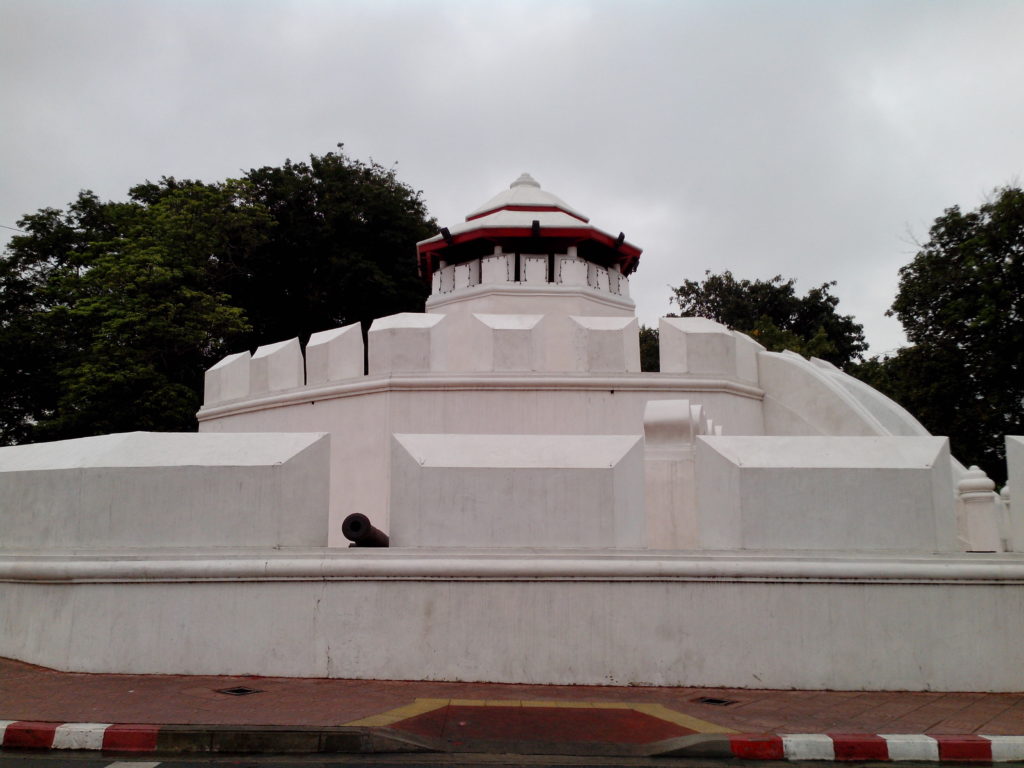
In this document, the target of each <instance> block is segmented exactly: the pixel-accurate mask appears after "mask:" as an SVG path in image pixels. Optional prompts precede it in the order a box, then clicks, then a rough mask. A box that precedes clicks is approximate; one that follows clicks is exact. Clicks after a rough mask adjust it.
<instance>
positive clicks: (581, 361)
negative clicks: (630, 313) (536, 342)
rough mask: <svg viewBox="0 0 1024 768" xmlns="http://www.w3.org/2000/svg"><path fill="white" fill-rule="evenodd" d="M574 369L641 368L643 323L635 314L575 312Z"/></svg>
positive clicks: (596, 371) (623, 370)
mask: <svg viewBox="0 0 1024 768" xmlns="http://www.w3.org/2000/svg"><path fill="white" fill-rule="evenodd" d="M569 319H570V320H571V322H572V323H573V338H572V345H573V350H574V355H573V360H572V361H571V365H572V370H577V371H588V372H591V373H614V372H629V371H635V372H638V371H639V370H640V326H639V324H638V322H637V319H636V318H635V317H614V316H601V315H592V316H591V315H588V316H580V315H572V316H570V318H569Z"/></svg>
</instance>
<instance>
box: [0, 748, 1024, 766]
mask: <svg viewBox="0 0 1024 768" xmlns="http://www.w3.org/2000/svg"><path fill="white" fill-rule="evenodd" d="M798 765H799V768H825V767H826V766H828V767H829V768H835V766H836V763H834V762H818V761H805V762H800V763H799V764H798ZM936 765H937V764H936V763H911V762H906V763H901V764H900V766H901V768H925V767H926V766H927V767H928V768H935V766H936ZM964 765H969V764H964ZM985 765H990V764H985ZM1002 765H1006V766H1008V767H1009V766H1019V765H1021V764H1020V763H1003V764H1002ZM469 766H480V768H548V767H550V768H578V767H579V766H592V767H593V768H647V767H653V766H658V767H659V768H737V766H748V767H749V768H794V763H788V762H775V761H741V760H703V759H701V760H695V759H673V758H631V759H622V758H600V757H569V756H558V755H469V754H459V755H430V756H424V755H408V756H397V757H396V756H394V755H378V756H376V757H367V756H360V755H347V756H346V755H338V756H331V757H328V758H325V757H324V756H323V755H310V756H304V755H296V756H281V755H267V756H258V757H254V756H245V757H230V756H224V757H211V756H209V755H205V756H196V757H188V756H171V757H168V758H166V759H159V758H155V757H150V756H147V757H144V758H142V757H140V758H135V757H117V758H115V757H97V756H96V755H95V754H89V753H81V752H79V753H76V752H63V753H59V754H54V753H53V752H47V753H31V752H2V753H0V768H468V767H469ZM844 766H847V767H848V768H858V767H859V766H861V767H863V768H892V763H867V762H865V763H853V762H851V763H844Z"/></svg>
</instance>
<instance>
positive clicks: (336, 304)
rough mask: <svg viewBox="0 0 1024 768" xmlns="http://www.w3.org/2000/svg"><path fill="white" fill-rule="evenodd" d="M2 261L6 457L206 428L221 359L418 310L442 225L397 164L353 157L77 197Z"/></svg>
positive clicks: (1, 403) (27, 222)
mask: <svg viewBox="0 0 1024 768" xmlns="http://www.w3.org/2000/svg"><path fill="white" fill-rule="evenodd" d="M19 227H20V229H22V230H23V231H24V234H21V235H18V236H16V237H14V238H12V239H11V242H10V243H9V244H8V246H7V247H6V249H5V252H4V255H3V257H2V258H0V444H5V443H14V442H25V441H31V440H42V439H61V438H67V437H78V436H82V435H88V434H99V433H103V432H112V431H123V430H131V429H152V430H182V429H193V428H194V427H195V417H194V414H195V411H196V410H197V409H198V408H199V405H200V402H201V393H202V381H203V372H204V371H205V369H206V368H208V367H209V366H210V365H212V364H213V363H214V362H216V361H217V360H218V359H220V358H221V357H222V356H223V355H224V354H226V353H228V352H231V351H238V350H240V349H245V348H249V349H254V348H255V347H257V346H258V345H260V344H264V343H268V342H272V341H279V340H283V339H287V338H291V337H295V336H298V337H300V339H301V340H302V342H303V343H305V341H306V340H307V339H308V337H309V335H310V333H313V332H315V331H318V330H323V329H326V328H331V327H335V326H338V325H343V324H346V323H351V322H361V323H362V324H363V326H364V328H365V327H366V326H368V325H369V323H370V322H371V321H372V320H373V318H375V317H380V316H382V315H388V314H392V313H395V312H402V311H418V310H422V308H423V301H424V298H425V296H426V294H427V289H426V286H425V284H424V283H423V282H422V281H421V280H420V279H419V277H418V276H417V273H416V260H415V243H416V241H417V240H420V239H423V238H425V237H427V236H429V235H430V234H432V233H433V232H434V231H435V229H436V227H435V225H434V222H433V220H432V219H429V218H428V217H427V214H426V208H425V206H424V204H423V201H422V199H421V197H420V193H419V192H415V191H413V190H412V189H411V188H409V187H408V186H406V185H405V184H403V183H401V182H400V181H399V180H398V179H397V177H396V174H395V172H394V170H393V169H385V168H383V167H381V166H380V165H378V164H376V163H372V162H371V163H363V162H359V161H355V160H351V159H349V158H347V157H345V155H344V154H342V153H341V152H329V153H327V154H326V155H323V156H319V157H318V156H315V155H314V156H311V157H310V160H309V162H308V163H304V162H303V163H292V162H291V161H286V162H285V163H284V165H283V166H281V167H277V168H273V167H264V168H259V169H253V170H251V171H249V172H248V173H246V174H245V175H244V176H243V177H242V178H241V179H239V180H228V181H225V182H219V183H213V184H205V183H202V182H199V181H192V180H178V179H175V178H162V179H160V180H159V181H157V182H150V181H147V182H145V183H143V184H139V185H137V186H135V187H133V188H132V189H131V190H130V191H129V193H128V199H127V200H125V201H122V202H105V201H101V200H100V199H99V198H97V197H96V196H95V195H94V194H92V193H91V192H82V193H81V194H79V196H78V198H77V199H76V200H75V201H74V202H73V203H71V204H70V205H69V206H67V208H66V209H55V208H47V209H43V210H40V211H37V212H36V213H34V214H29V215H26V216H24V217H23V218H22V219H21V220H20V221H19Z"/></svg>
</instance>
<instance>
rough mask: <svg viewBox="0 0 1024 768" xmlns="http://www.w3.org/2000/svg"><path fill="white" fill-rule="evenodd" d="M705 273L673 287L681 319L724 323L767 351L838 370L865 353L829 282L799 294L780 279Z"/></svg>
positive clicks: (859, 333)
mask: <svg viewBox="0 0 1024 768" xmlns="http://www.w3.org/2000/svg"><path fill="white" fill-rule="evenodd" d="M704 275H705V276H704V279H703V280H702V281H700V282H697V281H695V280H686V281H685V282H684V283H683V284H682V285H681V286H680V287H679V288H675V289H673V294H674V295H673V297H672V302H673V303H675V304H676V305H677V306H678V307H679V311H680V314H681V315H683V316H699V317H706V318H709V319H711V320H715V321H717V322H719V323H723V324H724V325H727V326H729V327H730V328H733V329H735V330H737V331H742V332H743V333H746V334H749V335H750V336H752V337H753V338H755V339H757V340H758V341H759V342H760V343H761V344H764V346H765V347H767V348H768V349H769V350H771V351H781V350H783V349H790V350H792V351H794V352H799V353H800V354H802V355H805V356H807V357H820V358H822V359H823V360H828V361H829V362H830V363H833V364H834V365H837V366H839V367H846V366H848V365H850V364H851V363H852V362H854V361H856V360H858V359H860V357H861V355H862V353H863V352H864V351H865V350H866V349H867V344H866V343H865V342H864V329H863V327H862V326H861V325H860V324H858V323H856V322H854V319H853V317H851V316H850V315H840V314H839V313H838V311H837V307H838V305H839V299H838V298H837V297H836V296H833V295H832V293H831V289H832V287H833V286H835V283H834V282H831V283H824V284H823V285H820V286H818V287H817V288H812V289H811V290H809V291H808V292H807V294H806V295H805V296H798V295H797V292H796V281H795V280H793V279H789V280H784V279H783V278H782V276H780V275H776V276H775V277H773V278H771V279H770V280H754V281H750V280H737V279H736V278H735V277H733V275H732V273H731V272H729V271H726V272H723V273H721V274H712V273H711V272H705V273H704Z"/></svg>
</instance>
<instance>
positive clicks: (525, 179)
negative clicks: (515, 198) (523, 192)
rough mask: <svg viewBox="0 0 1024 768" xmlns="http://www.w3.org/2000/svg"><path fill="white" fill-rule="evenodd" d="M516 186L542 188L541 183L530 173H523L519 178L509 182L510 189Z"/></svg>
mask: <svg viewBox="0 0 1024 768" xmlns="http://www.w3.org/2000/svg"><path fill="white" fill-rule="evenodd" d="M514 187H536V188H537V189H540V184H538V183H537V180H536V179H534V178H533V176H531V175H530V174H528V173H523V174H521V175H520V176H519V178H518V179H516V180H515V181H513V182H512V183H511V184H509V189H512V188H514Z"/></svg>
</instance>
